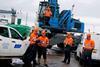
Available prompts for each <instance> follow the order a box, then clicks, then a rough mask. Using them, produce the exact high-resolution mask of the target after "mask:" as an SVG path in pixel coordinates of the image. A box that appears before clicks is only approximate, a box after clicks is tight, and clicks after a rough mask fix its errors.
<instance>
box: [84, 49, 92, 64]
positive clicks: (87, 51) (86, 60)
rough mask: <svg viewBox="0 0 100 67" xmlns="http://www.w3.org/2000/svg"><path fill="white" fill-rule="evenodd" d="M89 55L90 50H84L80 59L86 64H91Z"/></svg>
mask: <svg viewBox="0 0 100 67" xmlns="http://www.w3.org/2000/svg"><path fill="white" fill-rule="evenodd" d="M91 55H92V50H85V49H84V51H83V53H82V59H83V60H84V62H85V64H86V65H91V64H92V60H91Z"/></svg>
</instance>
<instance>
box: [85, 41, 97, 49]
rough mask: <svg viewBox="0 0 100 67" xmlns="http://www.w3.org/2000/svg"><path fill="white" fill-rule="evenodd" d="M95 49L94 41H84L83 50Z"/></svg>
mask: <svg viewBox="0 0 100 67" xmlns="http://www.w3.org/2000/svg"><path fill="white" fill-rule="evenodd" d="M94 47H95V42H94V40H87V39H86V40H85V41H84V49H89V50H92V49H94Z"/></svg>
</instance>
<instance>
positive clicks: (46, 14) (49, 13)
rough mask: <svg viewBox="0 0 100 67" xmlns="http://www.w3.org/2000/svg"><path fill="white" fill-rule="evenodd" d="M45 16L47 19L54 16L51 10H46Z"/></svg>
mask: <svg viewBox="0 0 100 67" xmlns="http://www.w3.org/2000/svg"><path fill="white" fill-rule="evenodd" d="M44 16H45V17H51V16H52V12H51V10H50V9H49V10H48V9H47V10H45V11H44Z"/></svg>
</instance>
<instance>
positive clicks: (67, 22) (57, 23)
mask: <svg viewBox="0 0 100 67" xmlns="http://www.w3.org/2000/svg"><path fill="white" fill-rule="evenodd" d="M48 5H49V6H50V8H51V11H52V17H51V18H50V21H48V23H49V26H48V25H45V24H44V20H43V11H44V10H45V8H46V7H47V6H48ZM59 8H60V7H59V4H58V0H48V1H45V0H44V1H41V2H40V4H39V11H38V22H39V27H41V28H47V29H50V31H52V32H56V33H59V32H60V33H63V32H81V33H83V32H84V23H83V22H81V21H80V20H78V19H74V18H73V17H72V11H71V10H63V11H62V12H61V13H60V12H59Z"/></svg>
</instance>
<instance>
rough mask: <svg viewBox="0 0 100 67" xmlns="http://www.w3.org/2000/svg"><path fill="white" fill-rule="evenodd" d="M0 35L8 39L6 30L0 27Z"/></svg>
mask: <svg viewBox="0 0 100 67" xmlns="http://www.w3.org/2000/svg"><path fill="white" fill-rule="evenodd" d="M0 35H1V36H4V37H9V33H8V28H5V27H0Z"/></svg>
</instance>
